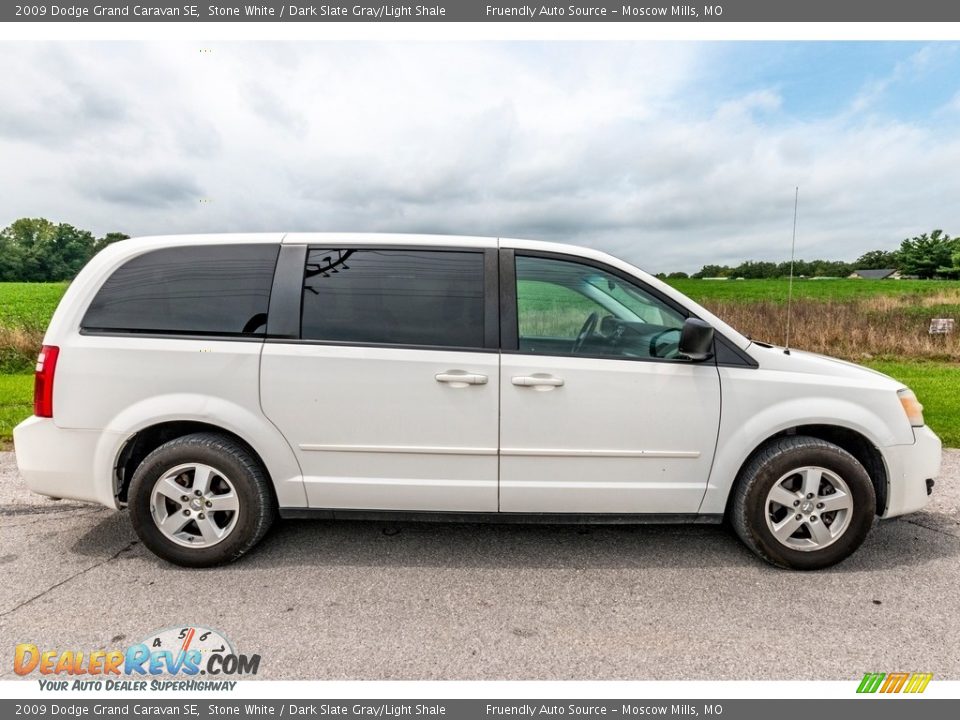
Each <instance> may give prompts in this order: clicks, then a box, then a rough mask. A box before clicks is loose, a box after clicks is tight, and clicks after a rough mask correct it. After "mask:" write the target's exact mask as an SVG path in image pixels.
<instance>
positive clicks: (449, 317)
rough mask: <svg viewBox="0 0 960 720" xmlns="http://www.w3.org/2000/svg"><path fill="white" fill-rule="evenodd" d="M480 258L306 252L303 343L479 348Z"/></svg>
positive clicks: (474, 254)
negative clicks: (319, 341)
mask: <svg viewBox="0 0 960 720" xmlns="http://www.w3.org/2000/svg"><path fill="white" fill-rule="evenodd" d="M483 292H484V284H483V253H482V252H454V251H443V250H399V249H398V250H390V249H370V250H366V249H359V250H348V249H321V248H311V249H310V251H309V252H308V254H307V266H306V269H305V272H304V280H303V305H302V309H301V318H300V321H301V329H300V334H301V337H302V338H304V339H309V340H327V341H334V342H344V343H376V344H388V345H417V346H430V347H456V348H482V347H483V305H484V302H483Z"/></svg>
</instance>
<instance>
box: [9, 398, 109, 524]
mask: <svg viewBox="0 0 960 720" xmlns="http://www.w3.org/2000/svg"><path fill="white" fill-rule="evenodd" d="M120 440H121V438H120V435H119V434H117V433H109V432H104V431H101V430H66V429H64V428H59V427H57V426H56V425H55V424H54V422H53V420H50V419H49V418H38V417H35V416H33V417H29V418H27V419H26V420H24V421H23V422H22V423H20V424H19V425H17V427H15V428H14V429H13V445H14V449H15V450H16V455H17V466H18V467H19V469H20V475H21V476H22V477H23V479H24V481H26V483H27V487H29V488H30V489H31V490H32V491H33V492H35V493H38V494H39V495H48V496H50V497H55V498H68V499H70V500H84V501H87V502H94V503H99V504H100V505H105V506H107V507H110V508H116V507H117V500H116V498H115V497H114V493H113V468H112V466H111V465H112V462H111V461H107V460H106V458H112V457H114V455H111V449H112V448H113V447H115V446H116V445H117V444H118V443H119V442H120Z"/></svg>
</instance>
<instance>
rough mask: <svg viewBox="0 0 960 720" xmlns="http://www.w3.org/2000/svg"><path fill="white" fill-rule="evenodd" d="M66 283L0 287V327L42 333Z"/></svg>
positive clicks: (18, 284) (19, 284)
mask: <svg viewBox="0 0 960 720" xmlns="http://www.w3.org/2000/svg"><path fill="white" fill-rule="evenodd" d="M66 289H67V283H0V327H2V328H27V329H31V330H43V329H45V328H46V327H47V323H48V322H50V316H51V315H53V311H54V310H55V309H56V307H57V303H58V302H60V298H61V297H63V293H64V292H65V291H66Z"/></svg>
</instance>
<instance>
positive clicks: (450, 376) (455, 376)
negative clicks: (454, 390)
mask: <svg viewBox="0 0 960 720" xmlns="http://www.w3.org/2000/svg"><path fill="white" fill-rule="evenodd" d="M434 378H435V379H436V381H437V382H438V383H446V384H448V385H449V386H450V387H466V386H467V385H486V384H487V376H486V375H480V374H479V373H468V372H463V371H462V370H450V371H449V372H445V373H437V374H436V375H434Z"/></svg>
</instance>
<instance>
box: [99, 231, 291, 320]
mask: <svg viewBox="0 0 960 720" xmlns="http://www.w3.org/2000/svg"><path fill="white" fill-rule="evenodd" d="M279 251H280V248H279V245H275V244H274V245H202V246H193V247H190V246H187V247H173V248H164V249H162V250H154V251H153V252H149V253H146V254H144V255H140V256H138V257H135V258H133V259H132V260H130V261H129V262H127V263H126V264H125V265H123V266H121V267H120V268H119V269H118V270H116V271H115V272H114V273H113V275H111V276H110V278H109V279H108V280H107V281H106V283H104V285H103V287H102V288H100V292H98V293H97V296H96V297H95V298H94V300H93V302H92V303H91V304H90V307H89V308H88V309H87V313H86V315H85V316H84V318H83V323H82V327H83V328H84V329H85V330H94V331H96V330H102V331H120V332H122V331H127V332H153V333H171V334H176V333H182V334H188V335H247V334H249V335H262V334H263V333H264V331H265V330H266V321H267V305H268V303H269V301H270V287H271V285H272V283H273V271H274V267H275V265H276V263H277V255H278V253H279Z"/></svg>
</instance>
